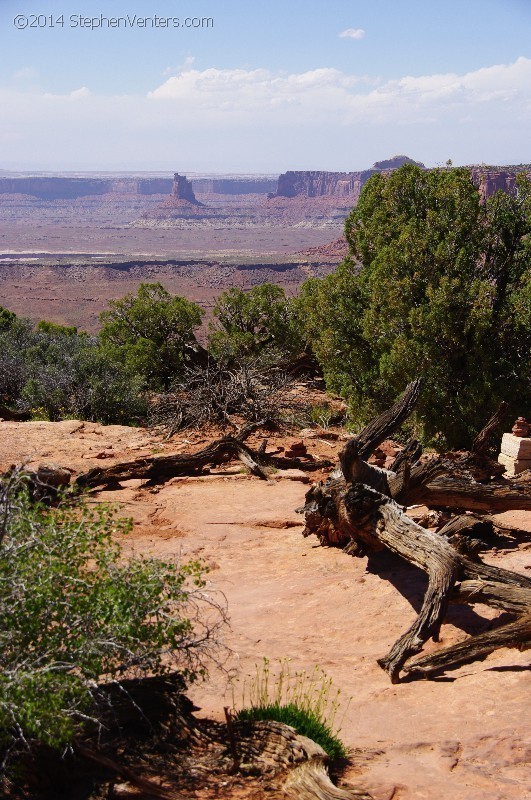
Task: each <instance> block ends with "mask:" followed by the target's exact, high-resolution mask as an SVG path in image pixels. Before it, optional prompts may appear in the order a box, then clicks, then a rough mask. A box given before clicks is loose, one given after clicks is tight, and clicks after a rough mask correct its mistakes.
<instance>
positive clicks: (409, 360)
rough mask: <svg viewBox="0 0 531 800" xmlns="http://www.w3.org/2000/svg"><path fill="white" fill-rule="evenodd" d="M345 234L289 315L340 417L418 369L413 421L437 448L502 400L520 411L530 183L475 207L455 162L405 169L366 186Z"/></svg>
mask: <svg viewBox="0 0 531 800" xmlns="http://www.w3.org/2000/svg"><path fill="white" fill-rule="evenodd" d="M345 232H346V236H347V240H348V242H349V246H350V256H349V257H348V258H347V259H346V260H345V261H344V262H343V263H342V264H341V265H340V266H339V268H338V270H337V271H336V273H335V274H333V275H330V276H328V277H326V278H324V279H323V280H321V281H320V280H312V281H309V282H307V283H306V284H305V285H304V286H303V289H302V292H301V297H300V300H299V315H300V321H301V325H302V326H303V327H304V331H305V333H306V336H307V337H308V339H309V341H310V343H311V344H312V346H313V348H314V351H315V353H316V355H317V356H318V358H319V361H320V363H321V365H322V367H323V371H324V373H325V379H326V381H327V385H328V386H329V388H331V389H333V390H334V391H337V392H338V393H341V394H343V396H345V397H346V398H348V399H349V401H350V404H351V418H352V419H353V421H354V422H357V423H359V424H361V423H363V422H365V421H366V420H367V419H368V418H370V417H371V416H372V415H373V414H374V413H377V412H379V411H381V410H383V409H384V408H385V407H387V406H388V405H389V404H390V403H391V402H392V401H393V400H394V399H396V396H397V395H398V394H399V392H400V391H401V388H402V387H403V386H404V384H405V383H407V382H408V381H409V380H411V379H413V378H414V377H415V376H417V375H418V374H422V375H424V377H425V379H426V380H425V388H424V391H423V394H422V398H421V402H420V403H419V406H418V414H417V419H416V423H417V425H418V426H419V428H420V432H421V433H422V434H423V437H424V439H425V440H426V441H428V442H430V441H432V442H434V443H436V444H437V445H439V446H440V447H443V448H444V447H448V446H450V447H453V446H465V445H467V443H469V442H470V440H471V438H472V436H473V435H474V433H476V432H477V430H478V429H479V428H480V427H481V426H482V424H483V423H484V422H485V420H486V419H487V418H488V417H489V415H490V414H491V413H492V412H493V411H494V410H495V409H496V407H497V404H498V403H499V402H500V400H502V399H507V400H508V401H510V402H511V404H512V412H513V413H515V414H517V413H524V411H525V408H524V406H525V399H526V397H527V396H528V387H529V380H530V372H529V358H528V357H527V356H526V355H525V353H528V352H529V349H530V348H531V325H530V318H529V312H528V311H526V308H529V305H528V303H529V291H530V286H531V283H530V281H531V279H530V268H529V264H530V255H531V183H530V182H529V181H528V180H526V179H525V178H523V177H521V178H519V182H518V195H517V196H514V197H513V196H511V195H508V194H504V193H501V192H499V193H497V194H496V195H494V196H493V197H491V198H490V199H489V200H488V201H487V203H486V204H483V203H482V202H481V199H480V196H479V193H478V191H477V188H476V187H475V186H474V184H473V183H472V180H471V177H470V173H469V171H468V170H467V169H442V170H431V171H429V172H427V171H423V170H421V169H420V168H419V167H417V166H411V165H407V166H404V167H402V168H400V169H398V170H396V171H394V172H393V173H391V174H388V175H386V174H378V175H375V176H373V177H372V178H371V179H370V180H369V181H368V182H367V183H366V184H365V186H364V188H363V191H362V193H361V197H360V200H359V203H358V205H357V206H356V208H355V209H354V211H352V213H351V214H350V216H349V217H348V218H347V220H346V223H345ZM356 260H358V262H361V264H362V267H361V268H360V266H359V263H357V261H356Z"/></svg>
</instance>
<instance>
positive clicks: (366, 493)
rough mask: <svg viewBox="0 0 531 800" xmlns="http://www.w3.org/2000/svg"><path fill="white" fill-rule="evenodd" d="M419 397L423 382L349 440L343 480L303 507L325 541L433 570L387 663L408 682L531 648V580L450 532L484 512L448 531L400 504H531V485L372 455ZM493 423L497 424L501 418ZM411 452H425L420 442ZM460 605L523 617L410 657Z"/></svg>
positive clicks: (309, 525) (447, 465)
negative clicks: (386, 553)
mask: <svg viewBox="0 0 531 800" xmlns="http://www.w3.org/2000/svg"><path fill="white" fill-rule="evenodd" d="M418 393H419V383H418V381H415V382H414V383H413V384H410V386H409V387H408V388H407V389H406V391H405V393H404V396H403V398H402V399H401V400H399V401H398V402H397V403H395V405H394V406H393V407H392V408H391V409H389V411H387V412H385V413H384V414H382V415H380V417H378V418H377V419H376V420H374V421H373V422H372V423H370V424H369V425H368V426H367V428H365V430H364V431H362V432H361V433H360V434H359V435H358V436H357V437H354V438H353V439H351V440H349V442H347V444H346V445H345V448H344V449H343V451H342V452H341V453H340V455H339V461H340V465H341V472H342V476H341V474H340V475H337V474H335V475H334V477H332V478H330V479H328V480H327V481H325V482H324V483H320V484H318V485H317V486H314V487H312V488H311V489H310V490H309V492H308V493H307V495H306V504H305V506H304V508H303V509H302V510H303V511H304V513H305V516H306V527H305V531H304V534H305V535H309V534H312V533H314V534H316V535H317V536H318V537H319V539H320V541H321V543H323V544H332V545H340V546H343V547H344V549H345V550H346V551H347V552H349V553H351V554H353V555H363V554H365V553H367V552H376V551H378V550H381V549H383V548H387V549H388V550H391V551H392V552H393V553H396V554H397V555H399V556H401V557H402V558H404V559H405V560H406V561H408V562H409V563H411V564H414V565H415V566H417V567H419V568H420V569H421V570H423V571H424V572H425V573H426V574H427V575H428V588H427V590H426V593H425V596H424V599H423V603H422V607H421V609H420V612H419V614H418V616H417V619H416V620H415V622H414V623H413V625H411V627H410V628H409V629H408V630H407V631H406V632H405V633H404V634H403V635H402V636H400V637H399V639H398V640H397V641H396V642H395V644H394V645H393V646H392V648H391V650H390V651H389V653H388V654H387V655H386V656H384V657H383V658H381V659H379V660H378V663H379V664H380V666H381V667H382V669H384V670H385V671H386V672H387V673H388V674H389V676H390V678H391V680H392V682H393V683H396V682H397V681H398V680H399V678H400V672H401V670H402V669H403V668H404V669H405V670H406V671H408V672H411V673H413V674H421V673H422V674H428V673H431V672H434V671H436V670H439V669H446V668H449V667H453V666H457V665H458V664H461V663H463V661H468V660H471V659H474V658H480V657H482V656H483V655H486V654H487V653H489V652H492V651H493V650H495V649H496V648H498V647H507V646H509V647H525V646H527V643H528V642H529V638H530V622H529V620H530V615H531V579H529V578H527V577H526V576H524V575H519V574H518V573H515V572H511V571H510V570H504V569H501V568H499V567H492V566H489V565H487V564H483V563H482V562H481V561H480V560H479V558H477V555H476V549H477V548H475V547H473V546H470V547H461V546H460V544H461V543H459V542H458V541H456V540H452V539H449V538H447V537H446V536H445V534H446V533H448V534H450V533H455V532H456V531H466V530H467V529H472V530H474V529H476V530H477V528H478V518H477V517H476V518H473V519H471V520H470V523H468V522H467V520H466V518H460V519H458V520H455V521H452V522H451V523H449V524H448V525H447V526H446V530H444V529H443V531H442V535H441V533H435V532H433V531H429V530H425V529H424V528H422V527H420V526H419V525H417V524H416V523H415V522H414V521H413V520H412V519H410V518H409V517H408V516H407V515H406V514H405V513H404V508H403V506H402V505H399V504H398V502H396V500H398V501H399V502H400V503H403V502H408V503H411V502H425V503H426V504H427V505H430V506H436V507H441V506H442V507H446V508H448V507H450V508H456V509H459V510H466V509H468V508H472V509H475V510H483V511H491V510H496V511H500V510H507V509H511V508H513V509H514V508H517V509H531V491H529V489H528V487H526V486H525V485H522V486H518V487H517V488H516V489H514V488H513V487H511V485H510V484H509V483H501V484H500V483H498V484H490V485H484V484H482V483H479V482H477V481H475V480H474V479H473V478H472V477H471V475H470V473H467V471H466V470H463V471H462V472H461V471H459V468H458V467H454V463H455V462H452V460H451V459H438V460H432V461H431V462H427V463H418V462H417V463H411V462H410V461H409V460H408V459H407V458H403V459H401V460H399V461H397V462H396V463H397V465H398V471H397V472H386V471H385V470H381V469H378V468H377V467H374V466H372V465H370V464H368V463H367V461H366V460H365V459H366V458H368V455H369V454H370V452H371V451H372V448H373V447H376V446H377V445H378V444H380V442H381V441H382V436H384V435H385V436H388V435H389V434H390V433H391V432H392V430H393V429H394V427H396V425H397V424H401V422H402V421H403V420H404V419H405V418H406V417H407V415H408V414H409V413H410V412H411V410H412V408H413V406H414V403H415V402H416V399H417V398H418ZM491 422H492V421H491ZM487 427H489V428H490V427H492V426H491V423H489V425H488V426H487ZM487 433H488V431H487ZM485 435H486V434H485ZM409 451H410V452H411V453H412V454H415V457H417V456H418V448H417V447H416V446H414V445H413V444H412V445H411V447H410V448H409ZM480 522H481V521H479V523H480ZM468 553H472V554H473V555H474V559H473V558H470V557H468ZM450 602H460V603H463V602H466V603H471V604H474V603H476V602H481V603H484V604H487V605H491V606H493V607H495V608H498V609H503V610H505V611H507V612H508V613H510V614H511V615H517V616H518V617H520V618H519V619H518V620H516V621H515V622H511V623H510V624H508V625H504V626H502V627H500V628H499V629H497V630H494V631H489V632H488V633H484V634H480V635H479V636H472V637H470V638H469V639H467V640H466V642H462V643H460V644H458V645H455V646H453V647H449V648H444V649H441V650H440V651H437V652H436V653H432V654H430V655H426V656H421V657H420V658H417V659H415V660H414V661H413V662H409V663H407V662H408V660H409V659H410V658H411V657H412V656H414V655H416V654H417V653H419V652H420V651H421V649H422V647H423V645H424V643H425V642H426V641H427V640H428V639H429V638H433V639H434V641H437V640H438V637H439V631H440V627H441V625H442V623H443V621H444V618H445V615H446V611H447V608H448V604H449V603H450Z"/></svg>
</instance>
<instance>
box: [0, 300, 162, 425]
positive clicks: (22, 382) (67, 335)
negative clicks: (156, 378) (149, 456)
mask: <svg viewBox="0 0 531 800" xmlns="http://www.w3.org/2000/svg"><path fill="white" fill-rule="evenodd" d="M12 316H13V317H14V320H12V321H11V324H10V326H9V327H6V329H5V330H3V331H2V330H0V402H1V403H5V404H8V405H16V406H18V407H19V408H20V409H23V410H28V411H32V412H34V413H37V414H38V415H40V416H42V417H45V418H47V419H50V420H58V419H64V418H65V417H78V418H81V419H88V420H98V421H100V422H107V423H109V422H128V421H130V420H131V419H132V418H134V417H136V416H142V415H143V414H145V412H146V401H145V398H144V396H143V390H144V388H145V386H144V382H143V380H142V378H141V377H140V376H138V375H135V374H133V373H132V372H131V371H130V370H128V369H127V368H126V367H125V366H124V365H123V364H122V363H120V361H119V360H118V358H117V357H116V356H114V357H113V355H112V354H111V353H109V352H106V351H104V350H103V349H102V348H101V347H100V346H99V343H98V340H97V339H96V338H94V337H90V336H88V335H87V334H86V333H78V332H77V330H76V328H73V327H72V328H68V327H64V326H62V325H55V324H54V323H51V322H45V321H42V322H39V324H38V325H37V327H36V329H33V327H32V326H31V324H30V323H29V321H27V320H23V319H22V320H21V319H18V318H16V317H15V315H12Z"/></svg>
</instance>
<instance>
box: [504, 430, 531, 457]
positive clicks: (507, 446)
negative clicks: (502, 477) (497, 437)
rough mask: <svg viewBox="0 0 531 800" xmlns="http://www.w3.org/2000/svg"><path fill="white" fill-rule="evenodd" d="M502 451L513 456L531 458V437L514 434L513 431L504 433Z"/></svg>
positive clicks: (505, 454)
mask: <svg viewBox="0 0 531 800" xmlns="http://www.w3.org/2000/svg"><path fill="white" fill-rule="evenodd" d="M501 452H502V455H504V456H511V458H516V459H521V458H523V459H531V439H528V438H522V437H520V436H514V434H512V433H504V434H503V438H502V443H501ZM501 463H503V462H501Z"/></svg>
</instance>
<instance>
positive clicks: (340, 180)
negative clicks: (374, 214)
mask: <svg viewBox="0 0 531 800" xmlns="http://www.w3.org/2000/svg"><path fill="white" fill-rule="evenodd" d="M404 164H416V165H417V166H419V167H421V168H422V169H426V167H425V166H424V164H422V163H421V162H420V161H413V159H412V158H409V157H408V156H393V157H392V158H389V159H387V160H386V161H377V162H376V163H375V164H373V166H372V167H371V168H370V169H366V170H362V171H361V172H320V171H298V172H294V171H290V172H284V173H283V174H282V175H280V177H279V179H278V186H277V190H276V192H273V193H271V194H269V195H268V196H269V199H270V200H274V199H276V198H293V197H301V198H309V197H311V198H317V197H321V198H337V199H341V198H348V201H349V202H350V203H351V204H356V203H357V202H358V199H359V196H360V194H361V190H362V188H363V186H364V185H365V184H366V183H367V181H368V180H369V178H370V177H371V176H372V175H375V174H376V173H377V172H384V171H387V170H393V169H398V168H399V167H402V166H403V165H404Z"/></svg>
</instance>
